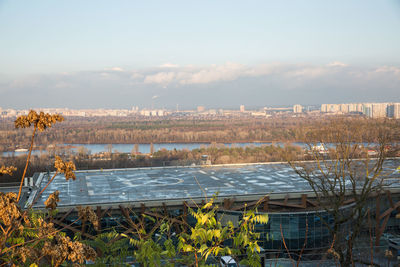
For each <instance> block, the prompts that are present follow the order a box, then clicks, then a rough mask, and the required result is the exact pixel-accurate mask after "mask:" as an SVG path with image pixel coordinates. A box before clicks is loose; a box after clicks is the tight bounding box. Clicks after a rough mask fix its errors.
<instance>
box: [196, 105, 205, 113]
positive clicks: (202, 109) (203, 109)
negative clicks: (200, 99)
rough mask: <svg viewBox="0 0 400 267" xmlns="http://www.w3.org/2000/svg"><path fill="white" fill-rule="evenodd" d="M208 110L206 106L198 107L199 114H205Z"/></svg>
mask: <svg viewBox="0 0 400 267" xmlns="http://www.w3.org/2000/svg"><path fill="white" fill-rule="evenodd" d="M205 110H206V108H205V107H204V106H197V112H204V111H205Z"/></svg>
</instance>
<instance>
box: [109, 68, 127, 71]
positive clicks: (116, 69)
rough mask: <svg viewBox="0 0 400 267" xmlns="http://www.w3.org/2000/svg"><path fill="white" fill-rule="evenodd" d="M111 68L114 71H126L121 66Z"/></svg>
mask: <svg viewBox="0 0 400 267" xmlns="http://www.w3.org/2000/svg"><path fill="white" fill-rule="evenodd" d="M110 70H112V71H124V69H123V68H120V67H113V68H111V69H110Z"/></svg>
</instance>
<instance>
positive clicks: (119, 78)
mask: <svg viewBox="0 0 400 267" xmlns="http://www.w3.org/2000/svg"><path fill="white" fill-rule="evenodd" d="M107 75H108V77H107V78H106V76H107ZM105 79H106V81H105ZM339 81H341V82H339ZM361 87H362V88H361ZM249 88H250V89H249ZM396 89H397V91H396ZM65 90H69V91H70V93H72V94H76V93H82V91H83V90H84V91H85V93H86V94H87V95H88V96H90V95H92V97H93V100H94V101H93V103H91V104H88V103H85V102H84V101H82V102H80V101H76V99H75V100H74V98H72V97H71V98H65V97H64V99H63V100H64V101H63V102H61V101H59V100H58V96H63V95H64V94H65V92H64V91H65ZM360 90H364V91H360ZM376 90H380V94H376ZM116 92H117V94H116ZM199 92H201V93H199ZM399 92H400V1H399V0H388V1H376V0H374V1H372V0H358V1H357V0H347V1H339V0H336V1H328V0H326V1H320V0H315V1H313V0H308V1H305V0H304V1H300V0H298V1H296V0H291V1H285V0H279V1H278V0H276V1H266V0H264V1H232V0H231V1H215V0H214V1H183V0H182V1H128V0H127V1H118V0H116V1H101V0H85V1H74V0H69V1H51V0H47V1H44V0H35V1H28V0H26V1H19V0H13V1H5V0H0V94H2V95H3V97H2V98H1V99H0V107H3V108H4V107H17V108H22V107H27V106H29V105H32V104H31V102H32V101H39V99H40V98H39V97H37V99H36V98H35V96H37V95H39V94H42V95H44V98H43V97H42V98H41V99H42V100H41V101H42V104H41V105H43V106H67V107H74V108H78V107H81V108H84V107H86V106H88V107H89V106H90V105H92V107H97V106H98V107H117V106H121V107H130V106H132V105H139V106H146V105H147V106H149V105H150V103H151V98H152V96H154V95H159V96H160V97H159V105H160V106H165V107H169V106H175V105H176V104H180V105H182V106H185V105H186V106H188V107H189V106H196V105H206V106H210V107H211V106H218V105H219V106H229V105H238V104H240V103H242V102H243V104H246V105H250V106H251V105H256V106H264V105H274V104H275V105H283V104H287V105H290V104H293V103H297V102H301V104H313V103H329V102H332V101H335V102H349V101H355V102H361V101H374V100H375V99H376V100H377V101H392V100H393V101H400V99H399V95H400V94H399ZM210 93H212V94H216V96H217V98H219V97H225V98H224V99H225V101H224V102H216V101H211V100H209V98H208V96H209V94H210ZM227 94H228V95H227ZM360 94H361V95H360ZM182 95H184V96H182ZM293 95H298V96H297V97H293ZM330 95H332V96H330ZM25 96H26V97H25ZM28 96H30V97H28ZM270 96H273V97H272V99H271V98H270ZM300 96H302V97H300ZM328 96H330V97H328ZM110 97H111V98H112V99H113V101H112V103H110ZM6 98H7V99H8V100H5V99H6ZM127 98H131V99H135V101H127V100H126V99H127ZM262 98H265V101H264V102H262V100H260V99H262ZM219 99H221V98H219ZM175 102H180V103H175ZM39 106H40V105H39Z"/></svg>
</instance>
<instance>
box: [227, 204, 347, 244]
mask: <svg viewBox="0 0 400 267" xmlns="http://www.w3.org/2000/svg"><path fill="white" fill-rule="evenodd" d="M352 207H353V205H349V206H345V207H343V208H342V212H349V211H351V208H352ZM226 214H229V215H234V214H236V215H237V216H240V212H226ZM333 222H334V219H333V217H332V216H331V215H329V214H328V213H327V212H325V211H307V212H268V223H267V224H259V225H257V226H256V231H257V232H259V233H260V234H261V236H260V241H259V244H260V246H261V247H263V248H264V249H265V250H269V251H282V250H283V251H284V250H285V246H284V244H283V239H284V240H285V243H286V246H287V248H288V249H289V250H301V249H302V247H303V245H304V243H305V242H306V235H307V243H306V247H305V249H318V248H326V247H329V246H330V245H331V242H332V237H331V235H330V233H329V230H328V227H327V225H326V224H329V225H332V224H333ZM349 227H350V222H349V223H348V224H347V225H342V231H350V228H349ZM282 236H283V238H282Z"/></svg>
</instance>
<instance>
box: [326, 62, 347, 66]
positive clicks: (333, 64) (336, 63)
mask: <svg viewBox="0 0 400 267" xmlns="http://www.w3.org/2000/svg"><path fill="white" fill-rule="evenodd" d="M327 66H328V67H347V66H348V65H347V64H346V63H343V62H340V61H333V62H331V63H329V64H327Z"/></svg>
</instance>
